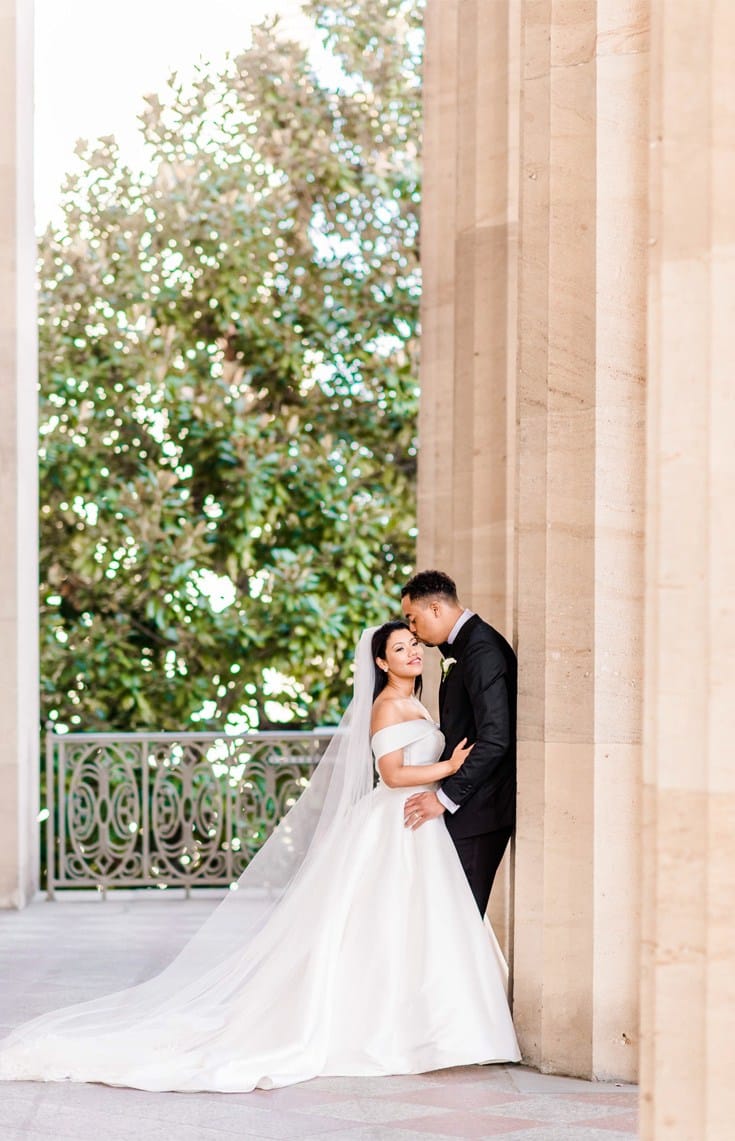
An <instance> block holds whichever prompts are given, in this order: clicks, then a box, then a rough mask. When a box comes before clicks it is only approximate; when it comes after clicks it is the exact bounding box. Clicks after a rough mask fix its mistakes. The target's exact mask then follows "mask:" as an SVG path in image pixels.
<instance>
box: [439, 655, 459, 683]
mask: <svg viewBox="0 0 735 1141" xmlns="http://www.w3.org/2000/svg"><path fill="white" fill-rule="evenodd" d="M456 664H457V659H456V658H442V660H441V667H442V681H444V680H445V679H446V677H447V675H448V674H449V671H450V670H451V668H452V666H456Z"/></svg>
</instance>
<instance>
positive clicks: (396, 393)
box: [40, 0, 421, 730]
mask: <svg viewBox="0 0 735 1141" xmlns="http://www.w3.org/2000/svg"><path fill="white" fill-rule="evenodd" d="M307 8H308V9H309V10H310V11H311V14H312V15H313V17H314V18H315V20H316V21H317V22H318V25H319V27H320V28H321V29H322V30H323V33H324V36H325V37H326V40H327V43H328V46H329V50H330V51H331V53H332V55H333V58H334V59H335V60H337V61H338V63H339V67H340V69H341V74H340V78H339V82H338V83H336V82H334V81H331V82H327V81H325V80H324V79H320V76H319V75H318V74H316V73H315V71H314V68H313V66H312V65H311V63H310V60H309V57H308V54H307V52H306V50H305V49H304V48H303V47H302V46H300V45H298V44H295V43H290V42H285V41H283V40H281V39H279V38H278V37H277V36H276V35H275V34H274V29H273V27H272V25H266V26H263V27H261V28H259V29H255V31H254V38H253V42H252V46H251V47H250V48H249V49H248V50H247V51H245V52H244V53H243V54H241V55H239V56H238V57H237V58H235V59H234V60H232V62H231V64H230V65H229V66H228V68H227V69H226V71H225V72H224V73H223V74H212V73H211V72H209V71H207V70H206V69H199V71H198V72H197V74H196V77H195V80H194V81H193V82H189V83H185V82H184V81H183V80H182V79H181V78H178V77H175V76H174V77H172V79H171V81H170V85H169V87H168V89H167V90H166V91H165V92H163V93H162V95H161V96H160V97H158V96H150V97H148V99H147V101H146V106H145V111H144V114H143V115H142V117H141V118H142V127H143V131H144V134H145V139H146V143H147V151H148V158H149V166H148V168H147V171H146V172H145V173H143V174H141V173H140V172H137V171H133V170H131V169H129V168H128V167H127V166H126V165H125V164H124V163H123V161H122V160H121V157H120V154H119V151H118V149H117V146H116V143H115V140H114V138H112V137H108V138H103V139H100V140H99V141H98V142H97V143H96V144H94V145H87V144H80V146H79V148H78V154H79V158H80V160H81V161H80V163H79V164H78V165H79V169H78V170H77V172H76V173H75V174H74V175H72V176H70V177H69V179H68V180H67V184H66V186H65V190H64V198H63V219H62V221H61V222H60V223H59V224H56V225H54V226H53V227H51V228H49V230H48V231H47V232H46V234H45V235H44V237H43V239H42V247H41V248H42V265H41V285H40V313H41V330H40V333H41V378H42V393H41V432H42V440H41V444H42V446H41V480H42V507H41V563H42V589H41V605H42V638H43V643H42V661H43V678H44V682H43V686H44V690H43V704H44V715H45V717H49V716H50V717H51V718H52V719H54V718H56V719H57V720H58V722H59V723H62V724H66V725H68V726H69V727H70V728H85V729H93V728H103V727H105V728H107V727H110V728H116V729H120V730H124V729H134V728H140V727H155V728H160V729H166V728H180V727H182V726H185V725H187V724H189V723H190V722H192V721H194V722H196V723H197V724H198V725H199V727H201V728H207V727H210V726H215V725H216V726H219V725H222V724H224V723H229V724H230V725H231V726H233V727H234V726H240V725H241V726H244V725H245V724H246V723H247V724H250V725H260V726H261V727H267V726H268V725H269V724H270V723H271V722H273V721H281V720H288V719H290V718H292V717H293V718H295V719H297V720H299V721H308V722H319V721H322V720H324V719H328V718H331V717H332V716H334V714H335V713H336V712H337V711H338V708H339V706H340V704H341V703H342V702H343V701H344V697H345V694H346V691H347V685H346V682H347V678H348V672H349V657H350V654H351V650H352V648H353V646H354V642H355V638H356V635H357V632H358V630H359V629H360V628H361V627H362V626H364V625H365V624H366V623H371V622H377V621H382V620H384V619H386V618H387V617H389V616H391V615H392V614H393V612H394V610H395V609H396V605H397V597H398V588H399V584H400V582H401V580H402V579H403V578H404V576H405V574H406V572H407V571H408V570H409V569H410V565H411V563H412V561H413V553H414V544H415V525H414V481H415V463H416V445H415V440H414V435H415V423H416V407H417V388H416V374H417V360H416V355H417V320H418V299H419V292H420V279H419V269H418V217H417V211H418V203H419V173H418V141H419V132H420V82H419V67H420V48H421V31H420V10H419V9H420V4H419V2H418V0H401V2H398V0H396V2H394V3H391V2H388V0H355V2H351V3H341V2H339V0H334V2H331V3H330V2H326V0H325V2H312V3H311V4H310V5H307Z"/></svg>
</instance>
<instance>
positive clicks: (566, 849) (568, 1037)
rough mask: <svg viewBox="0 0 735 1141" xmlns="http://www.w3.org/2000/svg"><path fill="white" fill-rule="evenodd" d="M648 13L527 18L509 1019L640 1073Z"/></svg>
mask: <svg viewBox="0 0 735 1141" xmlns="http://www.w3.org/2000/svg"><path fill="white" fill-rule="evenodd" d="M645 9H646V4H645V2H644V0H638V2H636V0H631V2H629V3H626V4H622V5H621V4H619V3H616V2H615V0H599V2H598V3H597V4H595V5H590V4H589V3H587V2H586V0H566V2H565V3H563V4H559V3H552V0H524V3H523V6H522V61H523V68H522V73H521V83H522V91H523V102H522V109H523V118H522V125H521V171H520V186H521V191H520V194H521V213H520V216H521V225H520V271H519V301H518V311H519V322H518V333H519V349H518V362H519V366H518V501H517V536H518V550H517V566H518V579H517V584H518V585H517V638H518V655H519V661H520V694H519V824H518V830H517V838H516V883H515V900H516V903H515V959H514V966H515V987H514V994H515V1006H514V1016H515V1020H516V1026H517V1029H518V1032H519V1037H520V1040H521V1045H522V1048H523V1051H524V1055H525V1057H526V1058H527V1059H528V1060H529V1061H530V1062H531V1064H533V1065H536V1066H539V1067H540V1068H542V1069H544V1070H550V1071H559V1072H563V1073H570V1074H578V1075H580V1076H584V1077H593V1076H594V1077H613V1076H614V1077H622V1078H629V1079H634V1078H635V1076H636V1067H637V1049H636V1045H637V1028H638V968H637V953H638V952H637V948H638V940H639V922H640V919H639V887H638V884H639V867H638V832H639V791H638V790H639V772H638V769H639V764H640V729H641V726H640V721H641V716H640V692H641V675H642V636H641V635H642V579H643V566H642V558H643V540H642V510H643V463H644V460H643V399H644V396H643V393H644V366H645V295H646V290H645V252H646V245H645V238H646V141H645V140H646V108H647V55H646V46H647V45H646V39H645V28H646V12H645Z"/></svg>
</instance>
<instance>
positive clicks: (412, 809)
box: [403, 737, 474, 832]
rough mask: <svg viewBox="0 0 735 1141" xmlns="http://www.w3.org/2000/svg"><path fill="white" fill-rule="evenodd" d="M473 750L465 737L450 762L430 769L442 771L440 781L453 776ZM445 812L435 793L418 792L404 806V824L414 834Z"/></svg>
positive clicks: (440, 763) (438, 763)
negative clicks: (428, 821)
mask: <svg viewBox="0 0 735 1141" xmlns="http://www.w3.org/2000/svg"><path fill="white" fill-rule="evenodd" d="M473 748H474V746H473V745H468V744H467V738H466V737H464V738H463V739H462V740H461V741H460V742H459V744H458V745H457V746H456V747H455V749H454V752H453V753H452V755H451V757H449V758H448V760H446V761H438V762H437V764H436V765H431V766H429V767H430V768H432V769H437V770H441V771H440V772H439V773H438V774H437V775H438V777H439V779H440V780H441V779H443V778H444V777H447V776H451V775H452V774H453V773H456V772H458V771H459V770H460V769H461V767H462V765H463V764H464V763H465V761H466V760H467V757H468V756H469V754H470V752H471V751H472V749H473ZM424 771H425V772H426V770H424ZM444 811H445V807H444V805H443V804H442V803H441V801H440V800H439V797H438V796H437V795H436V793H435V792H417V793H414V795H413V796H409V798H408V800H407V801H406V803H405V804H404V806H403V823H404V824H405V826H406V828H410V829H411V831H412V832H415V831H416V829H417V828H420V827H421V825H422V824H425V823H426V821H427V820H434V819H435V817H437V816H441V814H442V813H443V812H444Z"/></svg>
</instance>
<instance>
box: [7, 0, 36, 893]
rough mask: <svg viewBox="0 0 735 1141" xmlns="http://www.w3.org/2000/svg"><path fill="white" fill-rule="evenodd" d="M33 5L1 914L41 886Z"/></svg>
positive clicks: (19, 225) (17, 267)
mask: <svg viewBox="0 0 735 1141" xmlns="http://www.w3.org/2000/svg"><path fill="white" fill-rule="evenodd" d="M32 15H33V5H32V4H28V3H24V2H23V0H0V531H1V533H2V548H1V549H2V553H1V554H0V648H1V653H0V725H2V741H1V743H0V907H8V906H10V907H21V906H23V904H24V903H26V902H27V901H28V899H29V898H30V896H31V895H32V893H33V891H34V890H35V887H36V885H37V881H38V845H37V836H38V825H37V823H36V816H37V813H38V735H39V714H38V620H37V615H38V589H37V583H38V569H37V568H38V540H37V530H36V519H37V517H38V477H37V463H36V455H37V448H36V440H37V428H36V424H37V412H36V402H37V396H36V359H37V348H36V311H35V297H36V293H35V239H34V227H33V178H32V172H33V155H32V146H33V26H32Z"/></svg>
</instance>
